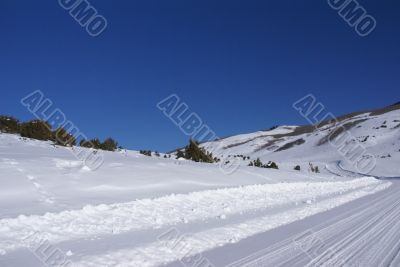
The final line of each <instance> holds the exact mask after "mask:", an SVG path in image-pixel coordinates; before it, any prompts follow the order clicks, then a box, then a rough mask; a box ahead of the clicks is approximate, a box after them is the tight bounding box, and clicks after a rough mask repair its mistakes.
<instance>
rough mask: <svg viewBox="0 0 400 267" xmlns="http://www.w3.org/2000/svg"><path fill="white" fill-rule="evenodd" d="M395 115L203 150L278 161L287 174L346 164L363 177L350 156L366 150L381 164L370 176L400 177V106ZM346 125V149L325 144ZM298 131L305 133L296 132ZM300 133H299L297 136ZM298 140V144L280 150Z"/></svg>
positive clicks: (361, 117) (277, 132)
mask: <svg viewBox="0 0 400 267" xmlns="http://www.w3.org/2000/svg"><path fill="white" fill-rule="evenodd" d="M390 110H391V109H388V112H376V113H374V112H366V113H361V114H356V115H349V116H347V117H346V118H345V119H343V120H340V122H338V123H330V124H327V125H324V126H323V127H320V128H318V129H316V128H315V127H309V128H308V129H307V128H298V127H295V126H280V127H278V128H276V129H274V130H271V131H259V132H255V133H250V134H242V135H237V136H231V137H228V138H225V139H221V140H218V141H213V142H207V143H204V144H202V146H203V147H205V148H206V149H207V150H210V151H212V152H213V153H214V154H215V155H217V156H218V157H225V158H226V159H227V160H231V159H232V158H233V156H234V155H244V156H250V157H251V159H250V160H254V159H256V158H260V159H261V160H262V161H263V162H268V161H270V160H272V161H276V162H277V163H278V165H279V167H280V168H281V169H286V170H290V169H293V167H294V166H295V165H300V166H301V167H302V169H307V168H308V163H309V162H311V163H313V164H314V165H319V166H320V167H321V166H324V165H325V164H327V163H332V162H338V161H341V164H342V166H343V167H345V168H346V169H348V170H352V171H357V172H360V171H359V170H358V168H356V167H357V165H356V164H355V161H356V160H353V158H352V157H346V154H352V152H353V151H356V148H357V149H359V150H358V151H363V152H362V155H372V156H373V157H374V159H375V160H376V164H375V167H374V168H373V169H372V170H371V171H370V170H368V171H367V174H368V175H374V176H385V177H398V176H400V168H399V167H398V162H399V161H400V106H398V108H397V109H394V110H391V111H390ZM380 113H382V114H380ZM343 126H344V127H345V128H346V131H345V132H344V133H345V134H346V135H345V134H344V133H343V134H341V135H339V136H338V137H337V140H343V144H342V145H337V146H334V145H332V144H331V143H330V142H322V141H323V140H324V138H326V137H327V136H328V135H329V134H331V133H332V132H334V131H335V130H336V129H338V128H340V127H343ZM296 129H297V130H298V129H301V130H299V131H298V132H296ZM294 132H295V133H296V134H293V133H294ZM341 138H342V139H341ZM296 141H297V142H298V143H297V144H294V145H292V146H288V147H287V149H284V150H280V149H282V148H283V147H284V146H285V145H287V144H290V143H293V142H296ZM337 143H342V142H339V141H338V142H337ZM344 152H346V153H344ZM347 152H350V153H347ZM360 153H361V152H360ZM354 155H356V153H354ZM248 163H249V160H247V161H244V162H243V164H244V165H246V164H248Z"/></svg>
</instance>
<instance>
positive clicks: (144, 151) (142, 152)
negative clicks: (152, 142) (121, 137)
mask: <svg viewBox="0 0 400 267" xmlns="http://www.w3.org/2000/svg"><path fill="white" fill-rule="evenodd" d="M139 153H140V154H142V155H145V156H148V157H151V151H150V150H140V151H139Z"/></svg>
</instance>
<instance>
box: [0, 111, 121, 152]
mask: <svg viewBox="0 0 400 267" xmlns="http://www.w3.org/2000/svg"><path fill="white" fill-rule="evenodd" d="M0 132H4V133H12V134H20V135H21V136H22V137H26V138H32V139H36V140H42V141H53V142H54V143H55V144H56V145H60V146H75V145H76V142H77V140H76V138H75V136H73V135H72V134H70V133H69V132H68V131H67V130H65V129H64V128H58V129H55V130H53V129H52V127H51V125H50V124H49V123H48V122H46V121H42V120H31V121H28V122H20V121H19V120H18V119H16V118H14V117H10V116H0ZM79 145H80V146H82V147H88V148H94V149H102V150H108V151H114V150H116V149H117V148H118V143H117V142H116V141H115V140H114V139H112V138H107V139H106V140H104V142H101V141H100V140H99V139H98V138H95V139H92V140H81V141H80V143H79Z"/></svg>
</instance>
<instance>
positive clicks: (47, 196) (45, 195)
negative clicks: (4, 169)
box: [2, 158, 55, 205]
mask: <svg viewBox="0 0 400 267" xmlns="http://www.w3.org/2000/svg"><path fill="white" fill-rule="evenodd" d="M2 161H3V163H4V164H6V165H8V166H10V167H11V168H13V169H16V170H17V172H19V173H21V174H22V175H23V176H24V177H25V178H26V180H27V181H28V182H29V183H31V184H32V185H33V187H34V188H35V191H36V192H37V193H38V195H39V201H41V202H44V203H46V204H50V205H53V204H54V203H55V197H54V196H53V195H52V194H51V193H50V192H49V191H47V190H46V189H45V188H44V187H43V185H42V184H41V183H40V182H39V181H38V179H37V178H36V177H35V176H33V175H30V174H27V173H26V171H25V170H24V169H23V168H20V167H18V166H19V165H20V164H19V163H18V161H16V160H15V159H9V158H3V159H2Z"/></svg>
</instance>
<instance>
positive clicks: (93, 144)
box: [79, 138, 101, 149]
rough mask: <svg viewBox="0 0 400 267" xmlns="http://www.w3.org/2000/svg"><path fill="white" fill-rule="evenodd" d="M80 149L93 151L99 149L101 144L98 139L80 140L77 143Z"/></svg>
mask: <svg viewBox="0 0 400 267" xmlns="http://www.w3.org/2000/svg"><path fill="white" fill-rule="evenodd" d="M79 145H80V146H81V147H87V148H93V149H101V142H100V140H99V139H98V138H94V139H92V140H85V139H82V140H81V141H80V142H79Z"/></svg>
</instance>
